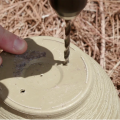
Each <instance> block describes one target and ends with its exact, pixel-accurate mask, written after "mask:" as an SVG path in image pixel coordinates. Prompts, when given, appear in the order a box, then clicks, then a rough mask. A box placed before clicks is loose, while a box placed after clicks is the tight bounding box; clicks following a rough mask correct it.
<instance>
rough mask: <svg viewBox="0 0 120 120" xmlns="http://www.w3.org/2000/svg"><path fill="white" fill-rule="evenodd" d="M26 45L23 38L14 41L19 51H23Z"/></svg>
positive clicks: (15, 47)
mask: <svg viewBox="0 0 120 120" xmlns="http://www.w3.org/2000/svg"><path fill="white" fill-rule="evenodd" d="M24 46H25V42H24V41H23V40H22V39H21V38H17V39H16V40H15V41H14V49H15V50H17V51H21V50H22V49H23V48H24Z"/></svg>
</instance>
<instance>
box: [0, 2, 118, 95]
mask: <svg viewBox="0 0 120 120" xmlns="http://www.w3.org/2000/svg"><path fill="white" fill-rule="evenodd" d="M119 6H120V1H119V0H112V1H111V0H88V4H87V6H86V8H85V9H84V10H83V11H82V12H81V13H80V15H79V16H78V17H76V19H75V20H73V21H72V31H71V42H73V43H74V44H75V45H77V46H78V47H79V48H80V49H82V50H83V51H84V52H86V53H87V54H88V55H90V56H91V57H93V58H94V59H95V60H96V61H97V62H98V63H100V65H101V66H102V67H103V68H104V69H105V70H106V72H107V73H108V75H109V76H110V77H111V79H112V81H113V83H114V85H115V87H116V88H117V89H118V91H119V95H120V35H119V34H120V27H119V26H120V7H119ZM0 16H1V17H0V24H1V25H2V26H3V27H4V28H5V29H7V30H9V31H10V32H12V33H14V34H16V35H18V36H20V37H22V38H26V37H28V36H29V37H30V36H54V37H60V38H65V34H64V32H65V31H64V30H65V21H64V20H63V19H60V18H58V16H57V15H56V14H55V12H54V11H53V10H52V8H51V7H50V5H49V4H48V0H0Z"/></svg>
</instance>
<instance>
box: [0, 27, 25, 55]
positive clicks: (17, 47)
mask: <svg viewBox="0 0 120 120" xmlns="http://www.w3.org/2000/svg"><path fill="white" fill-rule="evenodd" d="M0 48H1V49H3V50H4V51H6V52H10V53H13V54H22V53H24V52H25V51H26V50H27V43H26V41H25V40H23V39H21V38H19V37H18V36H16V35H14V34H13V33H10V32H9V31H7V30H5V29H4V28H3V27H1V26H0Z"/></svg>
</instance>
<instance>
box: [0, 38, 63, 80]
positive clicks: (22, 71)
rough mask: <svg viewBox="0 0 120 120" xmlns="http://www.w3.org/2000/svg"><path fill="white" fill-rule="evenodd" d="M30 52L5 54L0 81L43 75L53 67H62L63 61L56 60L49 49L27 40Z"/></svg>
mask: <svg viewBox="0 0 120 120" xmlns="http://www.w3.org/2000/svg"><path fill="white" fill-rule="evenodd" d="M25 40H26V42H27V44H28V50H27V51H26V52H25V53H24V54H21V55H13V54H10V53H6V52H3V53H2V54H1V56H2V58H3V64H2V65H1V67H0V74H1V75H0V81H1V80H4V79H6V78H13V77H24V78H26V77H30V76H35V75H41V76H42V75H43V74H44V73H46V72H48V71H49V70H50V69H51V68H52V66H53V65H55V64H56V65H60V64H62V63H63V61H59V60H54V57H53V54H52V52H51V51H49V50H48V49H47V48H45V47H42V46H39V45H38V44H36V43H35V42H34V41H33V40H32V39H30V38H26V39H25Z"/></svg>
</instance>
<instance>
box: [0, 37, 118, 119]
mask: <svg viewBox="0 0 120 120" xmlns="http://www.w3.org/2000/svg"><path fill="white" fill-rule="evenodd" d="M26 41H27V43H28V50H27V52H26V53H24V54H22V55H12V54H9V53H5V52H3V53H2V54H1V56H2V58H3V65H2V66H1V67H0V119H13V118H15V119H20V118H24V119H32V118H36V119H37V118H41V119H43V118H46V119H48V118H51V119H58V118H61V119H67V118H69V119H116V118H117V119H120V114H119V113H120V101H119V99H118V96H117V91H116V90H115V88H114V86H113V84H112V82H111V80H110V79H109V77H108V76H107V74H106V73H105V72H104V70H103V69H102V68H101V67H100V66H99V65H98V63H96V62H95V61H94V60H93V59H92V58H90V57H89V56H88V55H86V54H85V53H84V52H82V51H81V50H80V49H79V48H77V47H76V46H75V45H73V44H71V47H70V51H71V54H70V63H69V64H68V65H67V66H64V65H63V64H62V63H63V60H64V41H63V40H62V39H59V38H53V37H44V36H43V37H33V38H28V39H26Z"/></svg>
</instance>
